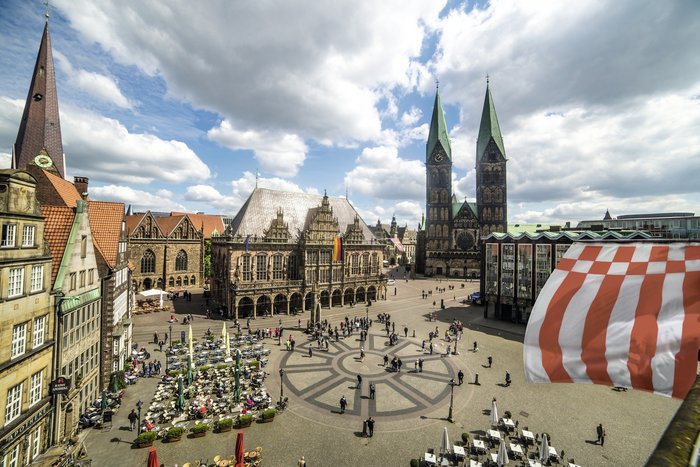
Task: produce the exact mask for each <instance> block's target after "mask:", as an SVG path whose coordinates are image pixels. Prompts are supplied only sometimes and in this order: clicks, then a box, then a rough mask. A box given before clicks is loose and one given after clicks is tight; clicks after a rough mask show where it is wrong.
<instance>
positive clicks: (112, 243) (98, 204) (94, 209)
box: [89, 201, 124, 268]
mask: <svg viewBox="0 0 700 467" xmlns="http://www.w3.org/2000/svg"><path fill="white" fill-rule="evenodd" d="M89 206H90V207H89V209H90V230H91V231H92V242H93V244H94V245H95V249H96V250H97V251H98V253H99V254H100V255H102V258H103V259H104V261H105V262H106V263H107V264H108V265H109V267H111V268H113V267H114V266H115V265H116V264H117V251H118V248H119V234H120V233H121V229H122V218H123V217H124V203H114V202H110V201H90V204H89Z"/></svg>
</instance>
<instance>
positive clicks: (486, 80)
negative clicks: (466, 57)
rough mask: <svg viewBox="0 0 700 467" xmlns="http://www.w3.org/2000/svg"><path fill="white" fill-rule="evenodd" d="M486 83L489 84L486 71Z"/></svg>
mask: <svg viewBox="0 0 700 467" xmlns="http://www.w3.org/2000/svg"><path fill="white" fill-rule="evenodd" d="M486 84H487V85H488V84H489V74H488V73H486Z"/></svg>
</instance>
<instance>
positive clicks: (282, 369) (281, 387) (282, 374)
mask: <svg viewBox="0 0 700 467" xmlns="http://www.w3.org/2000/svg"><path fill="white" fill-rule="evenodd" d="M283 399H284V368H280V404H281V403H282V400H283Z"/></svg>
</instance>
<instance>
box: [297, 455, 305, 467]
mask: <svg viewBox="0 0 700 467" xmlns="http://www.w3.org/2000/svg"><path fill="white" fill-rule="evenodd" d="M297 467H306V461H305V460H304V456H301V457H300V458H299V462H297Z"/></svg>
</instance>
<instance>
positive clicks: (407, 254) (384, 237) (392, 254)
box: [368, 216, 417, 266]
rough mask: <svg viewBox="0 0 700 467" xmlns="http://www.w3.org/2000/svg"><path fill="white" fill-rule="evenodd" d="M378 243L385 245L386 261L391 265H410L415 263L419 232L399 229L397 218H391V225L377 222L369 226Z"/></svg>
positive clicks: (403, 228) (405, 227)
mask: <svg viewBox="0 0 700 467" xmlns="http://www.w3.org/2000/svg"><path fill="white" fill-rule="evenodd" d="M368 227H369V229H370V230H371V231H372V233H373V234H374V236H375V237H376V239H377V241H379V242H380V243H384V244H385V245H386V246H385V248H384V260H385V261H387V262H388V264H389V265H392V266H393V265H395V264H401V265H410V264H412V263H415V260H416V258H415V256H416V237H417V232H416V231H415V230H410V229H409V228H408V226H404V227H399V226H398V224H397V223H396V216H393V217H392V218H391V224H389V225H386V224H382V222H381V220H379V219H378V220H377V223H376V225H374V226H371V225H370V226H368Z"/></svg>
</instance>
